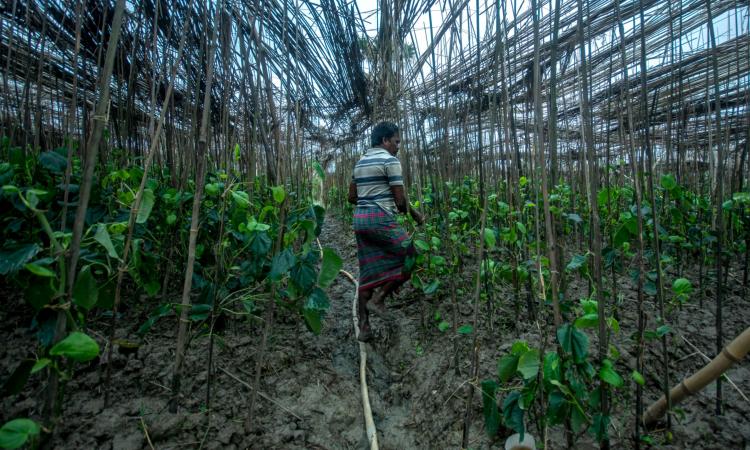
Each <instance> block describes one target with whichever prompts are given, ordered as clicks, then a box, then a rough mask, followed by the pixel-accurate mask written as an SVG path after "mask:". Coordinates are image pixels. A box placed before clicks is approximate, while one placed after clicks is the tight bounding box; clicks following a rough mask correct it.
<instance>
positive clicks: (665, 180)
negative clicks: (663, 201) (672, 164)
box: [661, 173, 677, 191]
mask: <svg viewBox="0 0 750 450" xmlns="http://www.w3.org/2000/svg"><path fill="white" fill-rule="evenodd" d="M661 187H663V188H664V189H666V190H668V191H671V190H674V188H676V187H677V179H675V177H674V175H672V174H671V173H668V174H666V175H662V176H661Z"/></svg>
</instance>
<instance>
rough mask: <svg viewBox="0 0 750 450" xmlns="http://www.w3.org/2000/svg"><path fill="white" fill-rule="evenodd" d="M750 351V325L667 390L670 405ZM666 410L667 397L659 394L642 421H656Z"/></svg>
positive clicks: (695, 390) (693, 391)
mask: <svg viewBox="0 0 750 450" xmlns="http://www.w3.org/2000/svg"><path fill="white" fill-rule="evenodd" d="M749 351H750V327H748V328H745V331H743V332H742V333H741V334H740V335H739V336H737V337H736V338H734V340H733V341H732V342H731V343H730V344H729V345H727V346H726V347H724V349H723V350H722V351H721V353H719V354H718V355H717V356H716V357H715V358H714V359H713V360H711V362H710V363H708V364H706V365H705V366H703V368H702V369H700V370H699V371H697V372H695V373H694V374H693V375H691V376H690V377H688V378H685V379H684V380H682V381H681V382H680V383H679V384H677V385H675V386H674V387H673V388H672V389H671V390H670V391H669V397H670V398H671V401H672V402H671V403H672V405H673V406H674V405H676V404H677V403H679V402H681V401H682V400H684V399H685V398H686V397H689V396H691V395H693V394H695V393H697V392H699V391H700V390H701V389H703V388H704V387H706V386H707V385H708V384H709V383H711V382H712V381H714V380H716V379H718V378H719V377H720V376H721V375H722V374H723V373H724V372H726V371H727V370H728V369H729V368H730V367H732V366H733V365H734V364H736V363H739V362H741V361H742V359H743V358H744V357H745V356H746V355H747V353H748V352H749ZM666 411H667V399H666V397H665V396H663V395H662V396H661V398H660V399H659V400H657V401H656V402H654V403H653V404H652V405H651V406H649V408H648V410H646V413H645V414H644V415H643V423H644V424H645V425H646V426H648V425H651V424H653V423H654V422H656V421H657V420H658V419H659V418H660V417H662V416H663V415H664V413H665V412H666Z"/></svg>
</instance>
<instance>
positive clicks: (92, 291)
mask: <svg viewBox="0 0 750 450" xmlns="http://www.w3.org/2000/svg"><path fill="white" fill-rule="evenodd" d="M98 299H99V288H98V287H97V285H96V279H94V275H92V273H91V266H90V265H89V266H84V267H83V268H81V271H80V272H79V273H78V277H77V278H76V283H75V286H73V303H75V304H76V305H78V306H80V307H82V308H84V309H86V310H89V309H91V308H93V307H94V305H96V302H97V300H98Z"/></svg>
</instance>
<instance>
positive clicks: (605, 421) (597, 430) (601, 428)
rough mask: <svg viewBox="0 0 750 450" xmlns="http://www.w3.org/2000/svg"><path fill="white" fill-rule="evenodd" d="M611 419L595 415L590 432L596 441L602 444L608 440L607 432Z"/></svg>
mask: <svg viewBox="0 0 750 450" xmlns="http://www.w3.org/2000/svg"><path fill="white" fill-rule="evenodd" d="M609 422H610V417H609V416H605V415H602V414H596V415H594V422H593V423H592V424H591V427H590V428H589V432H590V433H591V434H593V435H594V436H595V437H596V440H597V441H599V442H601V441H603V440H605V439H607V430H608V429H609Z"/></svg>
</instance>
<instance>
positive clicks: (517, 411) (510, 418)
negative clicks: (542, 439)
mask: <svg viewBox="0 0 750 450" xmlns="http://www.w3.org/2000/svg"><path fill="white" fill-rule="evenodd" d="M520 397H521V394H520V393H519V392H511V393H510V395H508V396H507V397H505V401H503V421H504V422H505V426H507V427H508V428H510V429H512V430H515V432H516V433H519V434H521V435H522V436H523V434H524V431H525V429H524V424H523V414H524V413H523V409H521V407H520V406H519V404H518V400H519V398H520Z"/></svg>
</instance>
